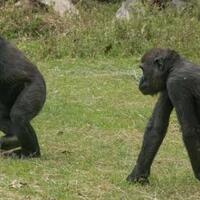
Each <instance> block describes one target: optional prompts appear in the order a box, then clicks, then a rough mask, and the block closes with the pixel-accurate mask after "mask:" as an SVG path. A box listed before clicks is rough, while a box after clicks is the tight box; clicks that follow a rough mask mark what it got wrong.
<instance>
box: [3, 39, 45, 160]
mask: <svg viewBox="0 0 200 200" xmlns="http://www.w3.org/2000/svg"><path fill="white" fill-rule="evenodd" d="M45 98H46V86H45V82H44V79H43V77H42V75H41V74H40V72H39V71H38V69H37V67H36V66H35V65H33V64H32V63H31V62H30V61H29V60H28V59H27V58H26V57H25V56H24V55H23V53H21V52H20V51H19V50H18V49H17V48H15V47H14V46H13V45H11V44H10V43H9V42H8V41H6V40H5V39H3V38H1V37H0V130H1V131H2V132H3V133H4V134H5V136H3V137H2V138H1V139H0V149H2V150H8V149H12V148H15V147H21V149H19V150H14V151H12V152H11V153H9V154H7V155H11V156H13V155H16V156H17V157H37V156H40V147H39V144H38V140H37V136H36V134H35V131H34V129H33V127H32V126H31V124H30V121H31V120H32V119H33V118H34V117H35V116H36V115H37V114H38V113H39V111H40V110H41V109H42V107H43V105H44V102H45Z"/></svg>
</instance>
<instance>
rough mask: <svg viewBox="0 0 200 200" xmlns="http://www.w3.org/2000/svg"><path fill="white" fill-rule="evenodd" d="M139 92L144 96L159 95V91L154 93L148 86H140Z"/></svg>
mask: <svg viewBox="0 0 200 200" xmlns="http://www.w3.org/2000/svg"><path fill="white" fill-rule="evenodd" d="M139 90H140V92H142V94H144V95H154V94H156V93H157V91H153V90H152V89H151V88H149V87H148V86H147V85H146V84H140V85H139Z"/></svg>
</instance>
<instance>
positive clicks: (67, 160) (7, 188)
mask: <svg viewBox="0 0 200 200" xmlns="http://www.w3.org/2000/svg"><path fill="white" fill-rule="evenodd" d="M136 61H137V59H134V58H127V59H106V58H102V59H70V58H65V59H62V60H48V61H46V62H37V64H38V66H39V68H40V70H41V71H42V72H43V74H44V76H45V78H46V82H47V86H48V98H47V102H46V105H45V108H44V109H43V111H42V113H41V114H40V115H39V116H38V117H37V118H36V119H35V120H34V121H33V125H34V127H35V129H36V131H37V133H38V137H39V141H40V144H41V149H42V154H43V155H42V157H41V159H30V160H12V159H3V158H1V163H0V171H1V174H0V180H1V181H0V192H1V197H0V199H2V200H8V199H15V200H27V199H28V200H29V199H31V200H37V199H38V200H39V199H41V200H66V199H67V200H76V199H91V200H92V199H94V200H97V199H99V200H100V199H103V200H104V199H105V200H112V199H113V200H116V199H117V200H118V199H119V200H120V199H123V200H126V199H127V200H129V199H130V200H141V199H145V200H146V199H147V200H148V199H162V200H167V199H170V200H175V199H177V200H178V199H181V200H182V199H190V200H196V199H198V198H199V196H200V191H199V186H200V185H199V183H198V182H197V181H196V180H195V178H194V176H193V174H192V170H191V167H190V164H189V161H188V158H187V155H186V151H185V149H184V147H183V145H182V141H181V134H180V133H179V127H178V125H177V122H176V118H175V115H174V114H173V116H172V118H171V124H170V128H169V131H168V135H167V137H166V140H165V142H164V144H163V145H162V147H161V149H160V151H159V154H158V155H157V157H156V160H155V162H154V164H153V168H152V174H151V177H150V182H151V184H150V185H149V186H145V187H142V186H140V185H130V184H128V183H127V182H126V181H125V178H126V176H127V175H128V173H129V172H130V171H131V168H132V166H133V164H134V162H135V161H136V158H137V155H138V152H139V149H140V146H141V142H142V136H143V130H144V128H145V124H146V122H147V120H148V117H149V116H150V113H151V110H152V107H153V104H154V102H155V100H156V97H147V96H143V95H142V94H141V93H139V91H138V89H137V84H136V81H135V80H134V78H133V76H137V75H139V71H138V69H137V64H136Z"/></svg>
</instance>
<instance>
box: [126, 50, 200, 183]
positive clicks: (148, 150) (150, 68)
mask: <svg viewBox="0 0 200 200" xmlns="http://www.w3.org/2000/svg"><path fill="white" fill-rule="evenodd" d="M140 68H141V69H142V71H143V75H142V77H141V79H140V83H139V90H140V91H141V92H142V93H143V94H144V95H148V94H149V95H154V94H156V93H158V92H159V93H160V96H159V99H158V101H157V103H156V105H155V108H154V111H153V114H152V116H151V118H150V120H149V122H148V124H147V127H146V130H145V133H144V139H143V144H142V148H141V151H140V154H139V156H138V159H137V162H136V165H135V167H134V168H133V170H132V172H131V174H130V175H129V176H128V177H127V180H128V181H129V182H141V183H147V182H148V176H149V175H150V168H151V164H152V162H153V159H154V157H155V155H156V153H157V151H158V149H159V147H160V145H161V143H162V141H163V138H164V137H165V134H166V131H167V128H168V123H169V117H170V114H171V112H172V109H173V107H174V108H175V111H176V114H177V117H178V120H179V123H180V126H181V130H182V137H183V141H184V144H185V147H186V149H187V152H188V155H189V158H190V162H191V165H192V169H193V172H194V175H195V177H196V178H197V179H198V180H200V66H198V65H195V64H193V63H191V62H189V61H187V60H186V59H184V58H183V57H181V56H180V55H179V54H178V53H177V52H176V51H174V50H170V49H160V48H155V49H151V50H150V51H148V52H147V53H146V54H145V55H144V56H143V57H142V59H141V65H140Z"/></svg>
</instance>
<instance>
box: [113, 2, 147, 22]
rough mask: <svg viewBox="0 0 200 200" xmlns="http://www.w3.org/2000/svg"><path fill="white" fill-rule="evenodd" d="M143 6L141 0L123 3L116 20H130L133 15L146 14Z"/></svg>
mask: <svg viewBox="0 0 200 200" xmlns="http://www.w3.org/2000/svg"><path fill="white" fill-rule="evenodd" d="M141 5H142V1H141V0H126V1H125V2H122V5H121V7H120V8H119V9H118V11H117V13H116V18H117V19H125V20H129V19H130V16H131V14H133V13H140V12H144V10H143V9H142V7H141Z"/></svg>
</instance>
